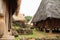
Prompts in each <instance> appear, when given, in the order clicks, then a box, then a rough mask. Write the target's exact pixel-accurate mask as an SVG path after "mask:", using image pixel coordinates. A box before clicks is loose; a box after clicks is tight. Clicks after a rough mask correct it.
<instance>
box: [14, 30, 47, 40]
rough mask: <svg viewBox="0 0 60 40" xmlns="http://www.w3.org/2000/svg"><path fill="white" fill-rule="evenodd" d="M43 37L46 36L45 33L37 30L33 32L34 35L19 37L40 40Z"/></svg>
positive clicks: (16, 39)
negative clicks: (37, 39)
mask: <svg viewBox="0 0 60 40" xmlns="http://www.w3.org/2000/svg"><path fill="white" fill-rule="evenodd" d="M42 35H43V36H44V35H46V33H44V32H41V33H40V32H38V31H36V30H33V34H30V35H19V37H20V38H22V37H25V38H39V37H42ZM15 40H19V39H18V37H15Z"/></svg>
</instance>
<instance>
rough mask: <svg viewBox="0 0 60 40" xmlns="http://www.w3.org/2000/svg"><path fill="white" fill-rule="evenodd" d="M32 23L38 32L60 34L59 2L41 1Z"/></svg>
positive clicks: (57, 0) (51, 0) (54, 0)
mask: <svg viewBox="0 0 60 40" xmlns="http://www.w3.org/2000/svg"><path fill="white" fill-rule="evenodd" d="M32 23H33V25H34V26H35V27H36V28H38V29H39V30H44V31H46V30H52V31H53V30H54V31H57V32H60V0H42V1H41V4H40V6H39V8H38V10H37V12H36V14H35V15H34V17H33V19H32ZM52 31H50V32H52Z"/></svg>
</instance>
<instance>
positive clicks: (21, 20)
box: [13, 14, 26, 27]
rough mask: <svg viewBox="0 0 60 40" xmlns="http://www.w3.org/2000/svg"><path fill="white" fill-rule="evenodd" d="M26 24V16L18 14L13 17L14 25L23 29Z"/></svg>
mask: <svg viewBox="0 0 60 40" xmlns="http://www.w3.org/2000/svg"><path fill="white" fill-rule="evenodd" d="M25 23H26V19H25V15H24V14H18V15H17V16H16V15H13V25H18V26H20V27H23V26H24V25H25ZM24 27H25V26H24Z"/></svg>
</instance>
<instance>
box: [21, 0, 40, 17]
mask: <svg viewBox="0 0 60 40" xmlns="http://www.w3.org/2000/svg"><path fill="white" fill-rule="evenodd" d="M40 2H41V0H22V2H21V9H20V13H23V14H25V16H33V15H34V14H35V13H36V11H37V9H38V7H39V5H40Z"/></svg>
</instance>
